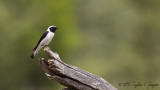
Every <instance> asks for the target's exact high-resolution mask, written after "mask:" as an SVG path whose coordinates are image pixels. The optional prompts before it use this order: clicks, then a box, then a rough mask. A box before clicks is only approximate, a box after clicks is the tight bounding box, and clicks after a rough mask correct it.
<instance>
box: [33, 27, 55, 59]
mask: <svg viewBox="0 0 160 90" xmlns="http://www.w3.org/2000/svg"><path fill="white" fill-rule="evenodd" d="M57 29H58V27H56V26H49V27H48V29H47V31H46V32H45V33H44V34H43V35H42V36H41V38H40V40H39V41H38V43H37V45H36V47H35V48H34V49H33V50H34V53H33V54H32V55H31V58H34V57H35V55H36V54H37V53H38V51H39V50H40V49H41V48H42V47H44V46H47V45H48V44H49V43H50V42H51V40H52V38H53V37H54V33H55V31H56V30H57Z"/></svg>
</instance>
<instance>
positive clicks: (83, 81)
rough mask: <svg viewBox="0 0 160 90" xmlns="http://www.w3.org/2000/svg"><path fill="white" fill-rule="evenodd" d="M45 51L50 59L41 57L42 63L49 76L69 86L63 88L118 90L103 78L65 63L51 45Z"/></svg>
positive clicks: (68, 89)
mask: <svg viewBox="0 0 160 90" xmlns="http://www.w3.org/2000/svg"><path fill="white" fill-rule="evenodd" d="M44 51H45V52H46V54H47V56H48V57H49V58H50V59H49V60H48V62H47V61H46V60H45V59H44V58H40V59H39V62H40V65H41V67H42V68H43V70H44V71H45V74H46V75H47V77H48V78H50V79H52V80H55V81H57V82H59V83H60V84H62V85H64V86H66V87H67V88H65V89H63V90H117V89H116V88H115V87H113V86H112V85H111V84H109V83H108V82H107V81H106V80H104V79H103V78H101V77H98V76H96V75H94V74H92V73H89V72H86V71H84V70H82V69H79V68H77V67H75V66H71V65H68V64H66V63H64V62H63V61H62V60H61V59H60V57H59V55H58V54H57V53H54V52H52V51H51V50H50V48H49V47H46V48H44Z"/></svg>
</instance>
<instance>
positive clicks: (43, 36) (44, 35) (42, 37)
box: [33, 31, 48, 50]
mask: <svg viewBox="0 0 160 90" xmlns="http://www.w3.org/2000/svg"><path fill="white" fill-rule="evenodd" d="M47 34H48V31H46V32H45V33H44V34H43V35H42V36H41V38H40V40H39V41H38V43H37V45H36V47H35V48H34V49H33V50H36V49H37V47H38V45H39V44H40V42H41V41H42V40H43V39H44V38H45V37H46V36H47Z"/></svg>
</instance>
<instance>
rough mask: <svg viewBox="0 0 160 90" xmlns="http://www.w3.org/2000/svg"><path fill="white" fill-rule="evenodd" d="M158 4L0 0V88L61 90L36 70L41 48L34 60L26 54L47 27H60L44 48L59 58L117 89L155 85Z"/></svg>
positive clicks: (146, 1)
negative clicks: (129, 83) (131, 84)
mask: <svg viewBox="0 0 160 90" xmlns="http://www.w3.org/2000/svg"><path fill="white" fill-rule="evenodd" d="M159 4H160V1H153V0H123V1H122V0H116V1H115V0H99V1H97V0H87V1H86V0H81V1H73V0H65V1H58V0H46V1H45V0H1V1H0V12H1V14H0V30H1V33H0V38H1V39H0V42H1V44H0V47H1V50H0V60H1V63H0V73H1V77H0V80H1V81H0V90H60V89H61V88H62V86H60V85H58V84H57V83H55V82H53V81H51V80H49V79H48V78H47V77H46V76H45V75H44V72H43V71H42V69H41V68H40V66H39V64H38V57H45V58H47V57H46V55H45V54H44V52H43V50H40V51H39V53H38V55H37V56H36V58H35V59H34V60H32V59H30V58H29V57H30V55H31V54H32V53H33V51H32V49H33V48H34V46H35V45H36V44H37V41H38V40H39V38H40V36H41V35H42V34H43V32H44V31H45V30H46V28H48V26H50V25H56V26H58V27H60V29H59V30H57V31H56V34H55V37H54V39H53V41H52V43H50V44H49V47H50V48H51V49H52V50H53V51H56V52H57V53H59V54H60V57H61V58H62V60H64V62H67V63H69V64H71V65H75V66H78V67H80V68H82V69H84V70H87V71H89V72H92V73H94V74H96V75H99V76H101V77H103V78H104V79H106V80H107V81H108V82H110V83H111V84H113V86H115V87H116V88H119V89H123V90H134V89H135V88H132V87H120V86H118V83H121V82H125V81H137V82H138V81H142V82H143V81H153V82H156V83H160V77H159V76H160V72H159V71H160V67H159V65H160V61H159V59H160V58H159V52H160V49H159V46H160V43H159V38H160V35H159V33H160V30H159V29H160V27H159V21H160V18H159V16H160V13H159V10H160V6H159ZM157 88H159V87H155V89H157ZM138 89H141V90H146V88H145V87H141V88H138ZM138 89H137V90H138Z"/></svg>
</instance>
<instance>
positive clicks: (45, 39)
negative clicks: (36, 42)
mask: <svg viewBox="0 0 160 90" xmlns="http://www.w3.org/2000/svg"><path fill="white" fill-rule="evenodd" d="M53 37H54V33H52V32H49V33H48V34H47V36H46V37H45V38H44V39H43V40H42V42H41V45H42V46H45V45H48V44H49V43H50V42H51V40H52V39H53Z"/></svg>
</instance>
